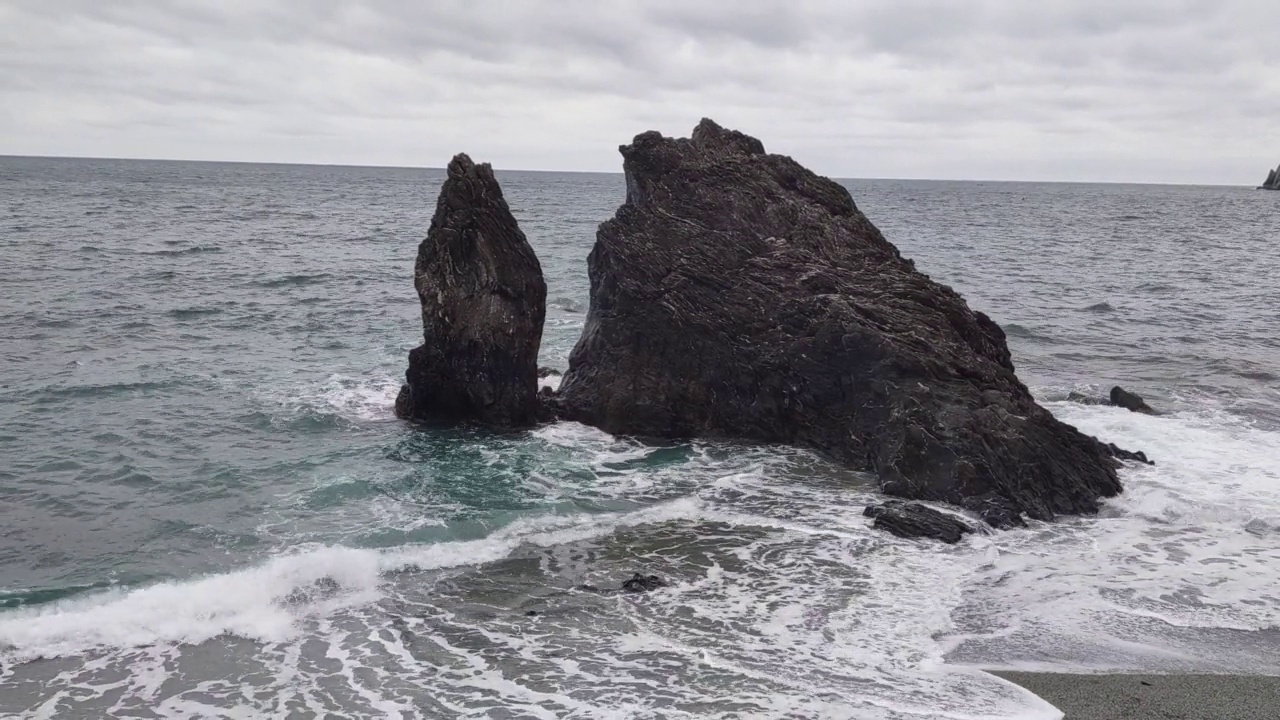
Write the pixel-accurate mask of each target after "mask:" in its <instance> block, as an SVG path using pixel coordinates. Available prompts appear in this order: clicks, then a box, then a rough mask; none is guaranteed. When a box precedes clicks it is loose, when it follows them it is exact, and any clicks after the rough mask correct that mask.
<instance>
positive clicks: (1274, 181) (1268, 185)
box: [1258, 165, 1280, 190]
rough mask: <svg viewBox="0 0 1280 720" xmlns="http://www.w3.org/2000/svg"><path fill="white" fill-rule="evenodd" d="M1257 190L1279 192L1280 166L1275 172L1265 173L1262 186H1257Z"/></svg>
mask: <svg viewBox="0 0 1280 720" xmlns="http://www.w3.org/2000/svg"><path fill="white" fill-rule="evenodd" d="M1258 189H1259V190H1280V165H1277V166H1276V169H1275V170H1272V171H1270V172H1268V173H1267V179H1266V181H1265V182H1263V183H1262V185H1260V186H1258Z"/></svg>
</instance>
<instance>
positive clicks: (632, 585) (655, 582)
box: [578, 573, 670, 595]
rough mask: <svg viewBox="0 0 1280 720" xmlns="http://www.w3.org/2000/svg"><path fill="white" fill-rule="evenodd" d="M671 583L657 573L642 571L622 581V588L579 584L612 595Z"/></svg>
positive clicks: (643, 590) (595, 591)
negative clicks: (646, 573) (651, 573)
mask: <svg viewBox="0 0 1280 720" xmlns="http://www.w3.org/2000/svg"><path fill="white" fill-rule="evenodd" d="M669 584H670V583H668V582H667V581H666V580H663V579H662V578H660V577H658V576H657V575H641V574H640V573H635V574H634V575H632V576H631V579H630V580H627V581H626V582H624V583H622V587H621V588H617V589H614V588H604V589H602V588H599V587H596V586H595V585H579V586H578V589H579V590H584V591H586V592H593V593H599V594H601V595H612V594H614V593H620V592H626V593H642V592H649V591H650V590H657V589H658V588H663V587H667V585H669Z"/></svg>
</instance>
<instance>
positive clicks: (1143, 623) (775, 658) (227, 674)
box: [0, 158, 1280, 719]
mask: <svg viewBox="0 0 1280 720" xmlns="http://www.w3.org/2000/svg"><path fill="white" fill-rule="evenodd" d="M802 160H803V158H802ZM499 179H500V181H501V182H502V184H503V188H504V192H505V193H506V196H507V199H508V202H509V203H510V205H511V207H512V210H513V212H514V213H515V215H516V217H517V218H518V219H519V221H520V223H521V226H522V227H523V229H524V230H525V232H526V234H527V235H528V237H529V240H530V242H531V243H532V244H533V246H534V248H535V249H536V250H537V253H538V257H539V259H540V260H541V263H542V267H543V271H544V273H545V275H546V279H547V286H548V304H549V307H548V314H547V325H546V330H545V333H544V340H543V350H542V364H544V365H548V366H552V367H555V368H564V367H565V366H566V364H567V358H568V353H569V351H570V349H571V348H572V346H573V343H574V341H575V340H576V338H577V336H578V334H579V332H580V330H581V327H582V323H583V318H584V314H585V311H586V309H587V307H588V297H587V288H588V285H587V275H586V255H587V253H588V251H589V250H590V248H591V244H592V242H593V238H594V232H595V227H596V225H597V224H598V223H599V222H600V221H602V220H604V219H605V218H607V217H609V216H610V215H611V214H612V212H613V211H614V210H615V209H616V207H617V205H618V204H619V203H620V202H621V201H622V199H623V197H624V194H625V189H624V185H623V182H622V178H621V176H619V175H604V174H572V173H520V172H502V171H500V172H499ZM441 180H442V174H441V172H440V171H438V170H419V169H388V168H381V169H373V168H349V167H341V168H340V167H305V166H279V165H248V164H243V165H237V164H207V163H177V162H138V161H109V160H70V159H27V158H0V338H2V342H0V716H3V717H11V716H12V717H32V718H71V717H107V716H129V717H164V718H190V717H229V718H257V717H296V718H306V717H324V716H330V717H378V718H381V717H403V718H411V717H441V718H453V717H498V718H561V717H573V718H702V717H796V718H810V717H823V718H886V719H906V718H921V717H943V718H956V719H960V718H1054V717H1058V713H1057V711H1056V710H1054V709H1053V708H1052V707H1051V706H1049V705H1048V704H1047V703H1045V702H1044V701H1042V700H1040V699H1039V698H1037V697H1035V696H1034V695H1031V694H1030V693H1028V692H1027V691H1025V690H1022V689H1021V688H1018V687H1016V686H1014V685H1012V684H1010V683H1007V682H1005V681H1003V680H1000V679H997V678H995V677H993V676H990V675H987V674H985V673H983V672H981V669H982V668H1006V669H1039V670H1068V671H1070V670H1078V671H1107V670H1145V671H1202V672H1244V673H1265V674H1276V673H1280V579H1278V576H1277V573H1276V568H1277V567H1278V566H1280V361H1278V360H1277V357H1280V353H1278V351H1280V283H1278V282H1277V281H1276V278H1280V250H1278V249H1277V240H1280V197H1275V196H1274V194H1272V193H1258V192H1254V191H1252V190H1251V189H1245V188H1223V187H1172V186H1136V185H1128V186H1126V185H1071V184H1023V183H959V182H911V181H878V180H851V181H847V182H846V185H847V186H848V187H849V189H850V190H851V192H852V193H853V196H854V198H855V200H856V201H857V202H858V204H859V207H860V208H861V209H862V210H863V211H864V212H865V213H866V214H867V215H868V216H869V217H870V218H871V220H872V221H873V222H875V223H876V224H877V225H878V226H879V227H880V228H881V229H882V230H883V231H884V232H885V234H886V235H887V236H888V237H889V238H890V240H891V241H893V242H894V243H895V244H897V246H898V247H899V248H900V249H901V250H902V251H903V254H904V255H906V256H908V257H912V258H914V259H915V260H916V262H917V265H918V267H919V268H920V269H921V270H922V271H924V272H927V273H929V274H931V275H932V276H933V277H934V278H935V279H937V280H939V281H941V282H944V283H947V284H950V285H952V286H953V287H955V288H956V289H957V290H959V291H960V292H961V293H963V294H964V295H965V297H966V298H967V299H968V301H969V303H970V304H971V305H972V306H973V307H975V308H977V309H980V310H982V311H984V312H986V313H988V314H989V315H991V316H992V317H993V318H994V319H995V320H996V321H997V322H999V323H1000V324H1001V325H1002V326H1003V327H1004V329H1005V331H1006V332H1007V333H1008V335H1009V343H1010V347H1011V349H1012V351H1013V356H1014V360H1015V363H1016V364H1017V366H1018V370H1019V374H1020V376H1021V377H1022V378H1023V380H1024V381H1026V382H1027V383H1028V384H1029V385H1030V386H1031V387H1032V389H1033V391H1034V392H1035V394H1036V396H1037V398H1038V399H1039V400H1040V401H1041V402H1042V403H1044V404H1045V405H1046V407H1048V408H1049V409H1050V410H1052V411H1053V412H1054V413H1055V414H1056V415H1057V416H1058V417H1060V418H1061V419H1063V420H1065V421H1066V422H1069V423H1071V424H1073V425H1076V426H1077V427H1079V428H1080V429H1082V430H1084V431H1086V432H1089V433H1092V434H1095V435H1097V436H1098V437H1100V438H1102V439H1103V440H1105V441H1108V442H1115V443H1117V444H1119V445H1121V446H1123V447H1126V448H1131V449H1135V450H1142V451H1145V452H1146V453H1147V454H1148V455H1149V456H1150V457H1151V458H1152V459H1154V460H1155V461H1156V465H1155V466H1153V467H1146V466H1129V467H1126V468H1125V469H1124V470H1123V471H1122V477H1123V480H1124V483H1125V487H1126V492H1125V493H1124V494H1123V495H1122V496H1120V497H1118V498H1115V499H1113V500H1109V501H1107V502H1106V503H1105V504H1104V507H1103V509H1102V512H1101V513H1099V514H1098V515H1097V516H1094V517H1079V518H1063V519H1062V520H1060V521H1059V522H1056V523H1032V526H1031V527H1030V528H1029V529H1027V530H1016V531H1010V532H1001V533H994V534H989V535H979V536H976V537H970V538H967V539H966V540H964V541H963V542H961V543H960V544H958V545H955V546H945V545H941V544H937V543H933V542H927V541H913V540H902V539H898V538H894V537H892V536H889V535H887V534H884V533H880V532H874V531H872V530H871V529H870V528H869V525H868V521H867V520H866V519H865V518H863V517H862V515H861V510H862V507H863V506H864V505H865V504H866V503H867V502H869V501H871V500H873V499H875V498H876V491H875V482H874V479H873V478H872V477H870V476H868V475H866V474H863V473H859V472H854V471H850V470H848V469H845V468H842V467H840V466H837V465H835V464H832V463H829V462H827V461H825V460H823V459H821V458H819V457H817V456H815V455H813V454H811V453H808V452H805V451H801V450H796V449H791V448H785V447H772V446H753V445H744V444H736V443H725V442H709V441H697V442H685V443H676V442H672V443H665V444H643V443H640V442H637V441H634V440H631V439H627V438H617V437H612V436H609V435H606V434H604V433H601V432H599V431H597V430H594V429H591V428H587V427H583V426H580V425H576V424H572V423H559V424H553V425H547V426H543V427H540V428H537V429H534V430H530V431H527V432H519V433H509V434H493V433H484V432H479V431H473V430H454V431H425V430H421V429H416V428H414V427H411V426H408V425H406V424H404V423H401V422H399V421H397V420H396V419H395V418H394V417H393V415H392V412H391V405H392V401H393V399H394V397H395V393H396V391H397V390H398V388H399V384H400V379H401V377H402V376H403V371H404V368H405V364H406V353H407V351H408V349H409V348H410V347H412V346H413V345H415V344H417V343H418V342H420V338H421V324H420V320H419V317H418V305H417V298H416V296H415V294H414V291H413V283H412V267H413V261H414V257H415V254H416V248H417V244H418V242H419V241H420V240H421V238H422V237H423V236H424V234H425V232H426V228H427V226H428V224H429V222H430V217H431V214H432V211H433V209H434V204H435V194H436V192H437V191H438V189H439V184H440V182H441ZM551 382H554V379H552V380H551ZM1114 383H1119V384H1122V385H1124V386H1125V387H1127V388H1129V389H1131V390H1134V391H1136V392H1139V393H1140V394H1142V395H1144V396H1145V397H1146V398H1147V399H1148V401H1149V402H1150V403H1151V404H1152V405H1153V406H1155V407H1157V408H1160V409H1163V410H1165V411H1167V414H1166V415H1164V416H1161V417H1149V416H1144V415H1135V414H1132V413H1129V412H1127V411H1125V410H1120V409H1116V408H1110V407H1099V406H1086V405H1077V404H1074V403H1070V402H1067V401H1066V397H1067V394H1068V393H1069V392H1071V391H1079V392H1085V393H1089V394H1094V395H1099V396H1101V395H1105V392H1106V390H1107V389H1108V388H1109V387H1110V385H1111V384H1114ZM633 572H643V573H646V574H649V573H653V574H658V575H660V576H662V577H663V578H665V579H666V580H668V581H669V582H670V583H671V584H670V586H669V587H666V588H663V589H660V590H657V591H655V592H652V593H648V594H644V595H635V596H632V595H618V594H598V593H592V592H587V591H583V590H580V589H579V586H580V585H583V584H592V585H597V586H600V587H609V586H613V587H617V586H618V585H619V584H620V583H621V582H622V581H623V580H625V579H626V578H628V577H630V575H631V574H632V573H633Z"/></svg>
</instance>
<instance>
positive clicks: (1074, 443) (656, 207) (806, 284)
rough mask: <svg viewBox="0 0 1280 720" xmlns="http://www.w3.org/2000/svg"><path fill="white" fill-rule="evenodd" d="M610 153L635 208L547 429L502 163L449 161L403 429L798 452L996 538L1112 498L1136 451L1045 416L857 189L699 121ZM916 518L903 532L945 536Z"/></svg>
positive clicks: (531, 294)
mask: <svg viewBox="0 0 1280 720" xmlns="http://www.w3.org/2000/svg"><path fill="white" fill-rule="evenodd" d="M620 152H621V153H622V157H623V170H624V173H625V177H626V188H627V195H626V201H625V202H624V203H623V204H622V206H621V207H619V208H618V210H617V213H616V214H615V216H614V217H613V218H612V219H609V220H607V221H605V222H604V223H602V224H601V225H600V228H599V231H598V232H597V235H596V243H595V247H594V248H593V249H592V250H591V253H590V255H589V256H588V258H587V267H588V274H589V277H590V282H591V293H590V298H591V306H590V309H589V311H588V313H587V317H586V323H585V326H584V328H583V332H582V336H581V338H580V339H579V340H578V343H577V346H576V347H575V348H574V350H573V352H572V354H571V355H570V358H569V368H568V370H567V372H566V373H565V374H564V378H563V381H562V382H561V385H560V388H559V390H558V391H555V392H550V391H544V393H543V394H542V395H540V396H536V397H537V401H538V402H539V403H540V409H537V410H534V409H531V408H530V405H529V402H530V398H533V397H535V392H536V388H537V369H536V365H535V362H536V359H535V358H534V357H532V356H531V352H532V353H533V354H535V355H536V349H537V346H538V337H539V336H540V330H541V323H542V319H543V315H544V312H545V295H546V288H545V284H544V283H543V279H542V274H541V270H540V268H539V266H538V263H537V261H536V258H532V257H531V255H532V251H531V250H530V249H528V245H527V243H526V242H525V238H524V235H523V234H522V233H521V232H520V231H519V230H518V228H516V227H515V221H514V219H513V218H511V216H510V213H509V212H508V211H507V210H506V204H505V202H503V201H502V200H501V192H500V191H499V190H498V189H497V183H496V181H495V180H493V178H492V172H491V171H490V170H489V168H488V166H487V165H476V166H472V165H471V164H470V161H469V160H464V159H465V156H459V158H455V161H454V163H451V165H450V168H449V179H448V180H446V182H445V187H444V189H443V190H442V192H441V197H440V203H439V205H438V207H437V213H436V218H435V219H434V220H433V221H432V228H431V232H430V233H429V234H428V240H427V241H426V242H424V243H422V245H421V246H420V248H419V255H418V261H417V266H416V271H415V285H416V287H417V290H418V295H419V297H420V299H421V301H422V307H423V326H424V343H423V345H422V347H420V348H417V349H415V350H414V351H413V353H411V356H410V368H409V372H408V373H407V378H406V379H407V381H408V382H407V385H406V387H405V389H404V390H403V391H402V393H401V402H398V403H397V410H398V411H399V412H400V414H401V415H402V416H404V417H408V418H413V419H417V420H426V421H439V422H457V421H472V422H478V423H480V424H483V425H488V426H494V427H512V426H520V425H528V424H532V423H534V422H536V421H539V420H548V419H561V420H572V421H577V422H581V423H584V424H587V425H592V426H595V427H598V428H601V429H603V430H605V431H607V432H611V433H616V434H625V435H635V436H640V437H655V438H693V437H710V438H726V439H740V440H747V441H754V442H762V443H786V444H792V445H797V446H801V447H807V448H812V449H814V450H817V451H819V452H821V453H823V454H825V455H827V456H829V457H831V458H833V459H835V460H837V461H840V462H843V463H845V464H847V465H849V466H851V467H854V468H857V469H860V470H866V471H870V472H872V473H874V474H875V475H876V476H877V477H878V478H879V486H880V488H881V490H882V491H883V492H885V493H887V494H889V495H893V496H898V497H902V498H907V499H912V500H932V501H941V502H946V503H951V504H954V505H958V506H961V507H963V508H966V509H968V510H970V511H972V512H974V513H975V514H977V515H978V517H980V518H982V519H983V520H984V521H986V522H987V523H989V524H990V525H993V526H995V527H1010V526H1014V525H1019V524H1022V523H1023V522H1024V520H1023V516H1024V515H1025V516H1027V517H1030V518H1034V519H1039V520H1051V519H1053V518H1054V517H1055V516H1057V515H1059V514H1078V513H1092V512H1095V511H1096V510H1097V508H1098V500H1099V498H1102V497H1110V496H1113V495H1116V494H1117V493H1119V492H1121V485H1120V481H1119V478H1118V477H1117V473H1116V470H1117V468H1118V467H1119V465H1120V463H1119V462H1118V460H1119V459H1129V460H1132V459H1138V458H1139V457H1140V456H1139V455H1138V454H1136V453H1131V452H1128V451H1125V450H1121V449H1119V448H1117V447H1116V446H1115V445H1110V444H1104V443H1102V442H1100V441H1098V440H1096V439H1094V438H1093V437H1090V436H1088V435H1085V434H1083V433H1081V432H1079V431H1078V430H1076V429H1075V428H1074V427H1072V426H1070V425H1067V424H1065V423H1062V422H1060V421H1059V420H1057V419H1056V418H1054V417H1053V415H1052V414H1051V413H1049V412H1048V411H1047V410H1045V409H1044V408H1042V407H1040V406H1039V405H1038V404H1037V403H1036V402H1035V400H1034V399H1033V398H1032V396H1031V393H1030V392H1029V391H1028V390H1027V388H1026V386H1025V385H1023V383H1022V382H1021V381H1020V380H1019V379H1018V378H1017V376H1016V375H1015V373H1014V367H1013V361H1012V358H1011V356H1010V354H1009V348H1008V346H1007V344H1006V342H1005V334H1004V332H1003V331H1002V330H1001V329H1000V327H999V326H998V325H997V324H996V323H995V322H994V321H992V320H991V319H990V318H989V317H987V316H986V315H984V314H983V313H981V312H977V311H975V310H972V309H970V308H969V306H968V305H967V304H966V303H965V301H964V299H963V298H962V297H960V295H959V294H958V293H956V292H955V291H954V290H952V289H951V288H949V287H947V286H945V285H942V284H940V283H937V282H935V281H933V280H932V279H930V278H929V276H927V275H925V274H923V273H921V272H919V271H918V270H917V269H916V266H915V263H914V262H913V261H912V260H909V259H906V258H903V257H902V255H901V254H900V253H899V252H898V250H897V248H895V247H894V246H893V245H892V244H891V243H889V241H888V240H886V239H885V238H884V236H883V235H882V234H881V233H880V231H879V230H878V229H876V227H875V226H874V225H872V224H871V222H870V221H869V220H868V219H867V218H866V216H864V215H863V214H862V212H861V211H859V209H858V208H857V206H856V205H855V204H854V201H853V198H852V197H851V196H850V195H849V192H848V190H846V189H845V188H844V186H842V185H840V184H839V183H836V182H834V181H832V180H829V179H827V178H824V177H820V176H818V175H816V174H814V173H813V172H811V171H809V170H807V169H806V168H804V167H803V166H801V165H800V164H799V163H797V162H796V161H795V160H792V159H791V158H789V157H786V156H782V155H773V154H769V153H766V152H765V149H764V145H763V144H762V143H761V142H760V141H759V140H757V139H755V138H753V137H750V136H748V135H744V134H742V133H740V132H737V131H733V130H727V129H725V128H722V127H721V126H719V125H717V124H716V123H715V122H713V121H711V120H705V119H704V120H703V121H702V122H701V123H700V124H699V125H698V126H697V127H696V128H695V129H694V131H693V133H692V136H691V137H689V138H682V139H673V138H667V137H663V136H662V135H660V134H659V133H657V132H646V133H642V134H640V135H637V136H636V137H635V139H634V140H633V141H632V142H631V143H630V144H628V145H624V146H622V147H621V148H620ZM472 324H474V325H472ZM535 325H536V329H535V327H534V326H535ZM442 383H444V384H448V385H449V387H448V388H440V387H434V386H435V385H438V384H442ZM877 512H880V513H881V514H883V515H885V516H886V520H885V522H894V521H897V520H899V519H900V518H905V517H906V516H904V515H902V513H903V512H904V511H903V510H901V509H899V508H891V509H890V510H886V511H877ZM913 512H914V511H913ZM917 517H922V516H919V515H918V513H917V514H916V515H912V516H911V521H910V522H907V521H905V520H903V521H899V522H896V523H894V527H895V528H896V529H897V530H898V531H901V532H914V531H913V530H911V528H916V527H920V528H924V527H926V526H933V527H934V528H935V530H936V528H937V523H936V522H933V521H932V520H927V521H917V520H916V519H915V518H917ZM920 532H924V531H923V530H921V531H920ZM925 534H928V533H925ZM944 534H949V535H954V533H951V531H950V530H948V531H947V532H946V533H944ZM957 537H958V536H957Z"/></svg>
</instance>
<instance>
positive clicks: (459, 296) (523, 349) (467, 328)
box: [396, 154, 547, 428]
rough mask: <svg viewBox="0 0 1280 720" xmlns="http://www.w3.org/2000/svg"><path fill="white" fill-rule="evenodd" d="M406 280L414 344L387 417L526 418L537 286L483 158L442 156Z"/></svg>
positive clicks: (539, 315) (539, 314)
mask: <svg viewBox="0 0 1280 720" xmlns="http://www.w3.org/2000/svg"><path fill="white" fill-rule="evenodd" d="M414 286H415V287H416V288H417V291H418V298H419V300H420V301H421V303H422V329H423V343H422V345H421V346H419V347H417V348H414V349H413V350H412V351H410V352H409V370H408V372H407V373H406V374H405V379H406V384H405V386H404V387H403V388H401V390H400V396H399V397H398V398H396V414H398V415H399V416H400V417H403V418H406V419H413V420H419V421H424V422H429V423H435V424H457V423H475V424H477V425H482V426H487V427H494V428H512V427H521V426H528V425H531V424H533V423H535V422H536V421H537V419H538V407H539V404H538V403H539V401H538V397H537V390H538V348H539V345H540V344H541V342H542V322H543V319H544V318H545V316H546V298H547V286H546V283H545V282H544V281H543V279H542V268H541V266H540V265H539V264H538V258H537V256H536V255H535V254H534V252H533V248H531V247H529V242H528V240H526V239H525V236H524V233H523V232H521V231H520V227H519V226H518V225H517V224H516V219H515V218H514V217H513V216H512V215H511V210H510V209H509V208H508V207H507V203H506V200H504V199H503V197H502V189H501V188H500V187H499V186H498V181H497V179H495V178H494V175H493V169H492V168H491V167H490V166H489V165H488V164H487V163H484V164H479V165H477V164H475V163H473V162H472V161H471V158H469V157H467V156H466V155H462V154H460V155H457V156H455V157H454V158H453V160H452V161H451V162H450V163H449V167H448V176H447V177H446V179H445V181H444V185H443V187H441V189H440V198H439V200H438V201H437V203H436V212H435V216H434V217H432V219H431V228H430V230H429V231H428V232H427V238H426V240H424V241H423V242H422V244H421V245H419V246H418V259H417V262H416V263H415V265H414Z"/></svg>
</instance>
